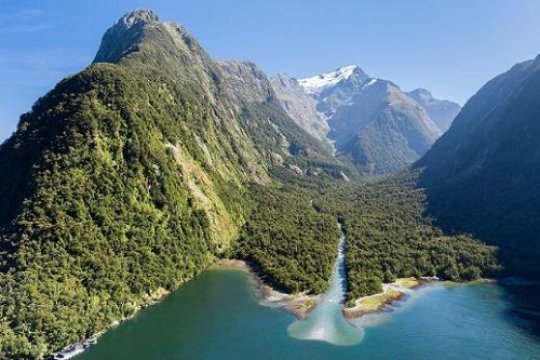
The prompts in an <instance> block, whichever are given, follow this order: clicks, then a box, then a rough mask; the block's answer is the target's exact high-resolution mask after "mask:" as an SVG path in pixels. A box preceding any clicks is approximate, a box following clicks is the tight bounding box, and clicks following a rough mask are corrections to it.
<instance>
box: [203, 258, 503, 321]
mask: <svg viewBox="0 0 540 360" xmlns="http://www.w3.org/2000/svg"><path fill="white" fill-rule="evenodd" d="M212 267H213V268H219V267H224V268H233V269H239V270H242V271H245V272H246V273H247V274H249V275H250V277H251V278H252V279H253V280H254V281H255V283H256V286H255V292H256V294H257V296H258V297H259V299H260V300H261V301H260V304H261V305H263V306H268V307H272V308H280V309H282V310H285V311H287V312H289V313H291V314H292V315H294V316H295V317H296V318H297V319H299V320H302V319H304V318H306V317H307V315H309V313H310V312H311V311H312V310H313V309H314V308H315V306H316V305H317V304H318V303H319V301H320V299H321V295H322V294H319V295H307V294H306V293H305V292H304V293H299V294H287V293H282V292H279V291H277V290H275V289H273V288H272V287H271V286H269V285H268V284H266V283H265V282H264V280H263V279H262V277H261V276H260V275H259V274H258V273H257V272H256V271H255V270H254V269H253V268H252V267H251V266H250V265H249V264H248V263H246V262H245V261H244V260H239V259H220V260H218V261H216V262H215V263H214V264H213V265H212V266H211V267H210V268H212ZM496 282H497V280H496V279H488V278H480V279H477V280H471V281H463V282H452V281H444V280H441V279H439V278H438V277H437V276H432V277H430V276H424V277H421V278H420V279H416V278H413V277H410V278H399V279H396V280H395V281H394V282H392V283H384V284H382V286H383V291H382V292H380V293H377V294H372V295H367V296H363V297H360V298H358V299H356V300H355V301H354V303H355V305H354V306H353V307H347V306H346V305H345V304H344V305H343V308H342V312H343V316H344V317H345V319H346V320H347V321H351V320H356V319H360V318H361V317H363V316H364V315H369V314H376V313H380V312H383V311H384V310H385V309H388V308H391V307H392V306H393V305H394V304H396V303H398V302H401V301H406V300H407V298H408V297H409V296H410V295H411V294H413V293H414V292H415V291H416V290H419V289H420V288H422V287H424V286H426V285H429V284H434V283H455V284H484V283H496ZM351 325H353V324H352V323H351ZM353 326H354V325H353Z"/></svg>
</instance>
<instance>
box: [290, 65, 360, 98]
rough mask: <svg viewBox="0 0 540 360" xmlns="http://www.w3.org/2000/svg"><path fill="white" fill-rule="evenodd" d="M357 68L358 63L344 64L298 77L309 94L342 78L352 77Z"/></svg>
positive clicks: (315, 92) (318, 91) (316, 92)
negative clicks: (324, 71) (314, 74)
mask: <svg viewBox="0 0 540 360" xmlns="http://www.w3.org/2000/svg"><path fill="white" fill-rule="evenodd" d="M357 68H358V66H356V65H349V66H344V67H341V68H339V69H337V70H336V71H332V72H329V73H325V74H321V75H317V76H313V77H309V78H305V79H298V84H299V85H300V86H302V87H303V88H304V90H305V91H306V92H307V93H308V94H311V95H313V94H318V93H320V92H321V91H323V90H324V89H326V88H328V87H330V86H333V85H336V84H337V83H339V82H340V81H341V80H345V79H348V78H350V77H351V76H352V74H353V73H354V70H356V69H357Z"/></svg>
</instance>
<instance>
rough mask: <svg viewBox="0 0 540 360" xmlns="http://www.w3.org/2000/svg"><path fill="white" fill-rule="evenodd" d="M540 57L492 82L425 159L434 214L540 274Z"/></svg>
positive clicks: (521, 268)
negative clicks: (499, 249)
mask: <svg viewBox="0 0 540 360" xmlns="http://www.w3.org/2000/svg"><path fill="white" fill-rule="evenodd" d="M539 94H540V58H536V59H535V60H531V61H526V62H523V63H520V64H517V65H515V66H514V67H513V68H512V69H510V70H509V71H507V72H506V73H504V74H501V75H499V76H497V77H496V78H494V79H493V80H491V81H489V82H488V83H487V84H486V85H485V86H484V87H482V89H480V90H479V91H478V93H476V95H474V96H473V97H472V98H471V99H470V100H469V101H468V102H467V104H466V105H465V106H464V107H463V110H462V111H461V113H460V114H459V115H458V116H457V118H456V119H455V121H454V123H453V124H452V126H451V127H450V130H448V132H447V133H446V134H445V135H443V136H442V137H441V139H440V140H438V141H437V142H436V143H435V145H434V146H433V148H432V149H431V150H430V151H429V152H428V153H427V154H426V155H425V156H424V157H423V158H422V159H421V160H419V161H418V162H417V163H416V165H415V167H417V168H421V169H423V173H422V176H421V178H420V185H421V186H423V187H425V188H426V191H427V194H428V201H429V204H430V213H431V214H433V215H434V216H435V217H436V218H437V219H438V220H439V223H440V224H441V225H442V226H444V227H445V228H447V229H449V230H456V231H467V232H471V233H474V234H476V235H477V236H479V237H480V238H482V239H483V240H484V241H486V242H491V243H494V244H497V245H499V246H500V248H501V255H502V257H503V260H504V264H505V265H506V267H507V270H508V271H510V272H512V273H514V274H519V275H521V276H524V275H527V274H528V275H533V276H538V275H540V271H539V268H538V261H539V259H540V246H539V245H540V235H539V234H540V225H539V223H538V219H539V218H540V190H539V187H538V184H539V182H540V143H539V142H538V138H539V136H540V95H539Z"/></svg>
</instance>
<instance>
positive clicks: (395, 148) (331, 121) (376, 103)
mask: <svg viewBox="0 0 540 360" xmlns="http://www.w3.org/2000/svg"><path fill="white" fill-rule="evenodd" d="M272 86H273V87H274V91H275V92H276V94H277V96H278V98H279V99H280V100H281V102H282V104H283V106H284V108H285V110H286V111H287V112H288V114H289V116H290V117H291V118H293V119H295V120H296V122H297V123H298V124H299V125H300V126H302V127H303V128H304V129H306V130H307V131H308V132H310V133H311V134H313V135H314V136H317V137H318V138H320V139H323V138H324V135H326V138H327V140H328V141H329V142H331V143H333V144H334V146H335V148H336V151H337V154H338V155H340V156H344V157H347V158H349V159H350V160H352V161H353V162H354V164H355V165H357V166H358V167H359V169H360V170H361V172H362V173H364V174H370V175H381V174H388V173H393V172H396V171H397V170H399V169H403V168H405V167H406V166H407V165H409V164H411V163H413V162H414V161H416V160H417V159H418V158H419V157H420V156H422V155H423V154H424V153H425V152H426V151H427V150H428V149H429V148H430V147H431V145H432V144H433V143H434V142H435V140H436V139H437V138H438V137H439V136H440V135H441V134H442V133H443V132H444V130H446V129H447V127H448V126H449V124H450V123H451V121H452V120H453V118H454V117H455V116H456V115H457V112H459V109H460V107H459V105H458V104H456V103H452V102H450V101H441V100H437V99H434V98H433V97H432V96H431V94H430V93H429V92H428V91H427V90H423V89H418V90H415V91H413V92H411V93H405V92H403V91H401V89H400V88H399V87H398V86H397V85H396V84H394V83H392V82H391V81H387V80H382V79H377V78H371V77H369V76H368V75H367V74H366V73H364V72H363V71H362V69H360V67H358V66H355V65H351V66H345V67H341V68H339V69H337V70H335V71H333V72H329V73H325V74H321V75H316V76H313V77H310V78H305V79H298V80H296V79H292V78H290V77H288V76H287V75H284V74H279V75H278V76H276V77H275V78H273V79H272Z"/></svg>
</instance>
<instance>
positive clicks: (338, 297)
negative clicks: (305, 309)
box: [288, 224, 364, 345]
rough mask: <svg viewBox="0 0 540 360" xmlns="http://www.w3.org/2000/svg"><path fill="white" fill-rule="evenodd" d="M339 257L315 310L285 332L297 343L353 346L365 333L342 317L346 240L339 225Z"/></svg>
mask: <svg viewBox="0 0 540 360" xmlns="http://www.w3.org/2000/svg"><path fill="white" fill-rule="evenodd" d="M338 225H339V228H340V230H341V234H342V235H341V238H340V240H339V249H338V256H337V259H336V262H335V265H334V270H333V273H332V278H331V279H330V286H329V288H328V290H327V291H326V292H325V293H324V294H323V295H322V298H321V301H320V302H319V303H318V304H317V306H316V307H315V309H314V310H313V311H312V312H311V313H310V314H309V315H308V316H307V317H306V318H305V319H302V320H297V321H295V322H294V323H292V324H291V325H290V326H289V328H288V332H289V335H290V336H292V337H293V338H296V339H299V340H318V341H325V342H328V343H331V344H334V345H355V344H358V343H359V342H360V341H362V338H363V336H364V331H363V330H361V329H358V328H355V327H354V326H352V325H351V324H350V323H349V322H348V321H347V320H346V319H345V317H344V316H343V313H342V307H343V303H344V301H345V294H346V292H347V274H346V272H345V252H346V250H347V248H346V246H347V245H346V237H345V233H344V232H343V229H342V225H341V224H338Z"/></svg>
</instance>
